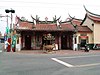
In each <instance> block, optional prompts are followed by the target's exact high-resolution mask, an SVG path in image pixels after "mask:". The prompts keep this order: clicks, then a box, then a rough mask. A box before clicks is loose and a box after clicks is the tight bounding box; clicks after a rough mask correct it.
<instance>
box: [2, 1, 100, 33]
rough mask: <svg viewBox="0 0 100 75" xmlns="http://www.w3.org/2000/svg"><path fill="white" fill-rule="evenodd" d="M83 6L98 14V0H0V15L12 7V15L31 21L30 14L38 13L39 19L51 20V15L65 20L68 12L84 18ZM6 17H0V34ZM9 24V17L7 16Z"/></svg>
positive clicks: (99, 12) (3, 28) (4, 25)
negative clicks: (13, 11)
mask: <svg viewBox="0 0 100 75" xmlns="http://www.w3.org/2000/svg"><path fill="white" fill-rule="evenodd" d="M83 5H85V7H86V8H87V9H88V10H89V11H91V12H93V13H95V14H99V15H100V1H99V0H0V15H3V16H5V15H9V16H10V13H8V14H7V13H5V9H11V8H12V9H14V10H15V13H14V14H13V23H14V21H15V20H14V19H15V18H14V17H15V16H16V15H17V16H19V17H25V18H26V19H28V20H29V21H32V18H31V15H32V16H33V17H35V16H36V15H38V16H39V17H40V20H45V17H48V20H53V17H54V16H55V15H56V16H57V17H59V16H61V20H62V21H65V20H66V19H67V18H68V17H69V16H68V14H70V15H71V16H72V17H75V18H78V19H84V17H85V13H86V11H85V9H84V7H83ZM6 19H7V18H6V17H2V18H0V31H1V33H2V34H4V33H5V27H6V26H7V20H6ZM8 22H9V25H10V22H11V21H10V18H9V21H8Z"/></svg>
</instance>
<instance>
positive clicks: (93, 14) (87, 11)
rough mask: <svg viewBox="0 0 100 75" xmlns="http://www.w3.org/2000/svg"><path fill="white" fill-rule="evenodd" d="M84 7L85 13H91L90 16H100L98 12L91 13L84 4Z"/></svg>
mask: <svg viewBox="0 0 100 75" xmlns="http://www.w3.org/2000/svg"><path fill="white" fill-rule="evenodd" d="M84 9H85V11H86V13H87V14H89V15H92V16H96V17H100V15H99V14H95V13H92V12H90V11H89V10H87V9H86V7H85V6H84Z"/></svg>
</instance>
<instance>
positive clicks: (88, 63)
mask: <svg viewBox="0 0 100 75" xmlns="http://www.w3.org/2000/svg"><path fill="white" fill-rule="evenodd" d="M99 74H100V55H99V53H95V54H89V53H88V54H80V55H56V54H24V53H17V52H15V53H13V52H8V53H7V52H2V53H0V75H99Z"/></svg>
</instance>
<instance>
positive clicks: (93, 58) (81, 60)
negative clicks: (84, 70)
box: [51, 54, 100, 68]
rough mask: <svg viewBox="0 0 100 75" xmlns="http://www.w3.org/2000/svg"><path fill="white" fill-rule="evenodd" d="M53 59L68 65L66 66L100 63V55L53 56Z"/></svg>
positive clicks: (84, 65)
mask: <svg viewBox="0 0 100 75" xmlns="http://www.w3.org/2000/svg"><path fill="white" fill-rule="evenodd" d="M51 59H52V60H54V61H56V62H58V63H60V64H62V65H64V66H66V67H69V68H71V67H88V66H97V65H100V55H99V54H95V55H78V56H69V57H68V56H67V57H56V58H51Z"/></svg>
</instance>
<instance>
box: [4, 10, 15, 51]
mask: <svg viewBox="0 0 100 75" xmlns="http://www.w3.org/2000/svg"><path fill="white" fill-rule="evenodd" d="M5 12H6V13H11V24H10V38H11V43H10V45H11V47H10V51H11V52H12V33H13V28H12V26H13V23H12V22H13V15H12V13H15V10H13V9H10V10H8V9H6V10H5Z"/></svg>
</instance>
